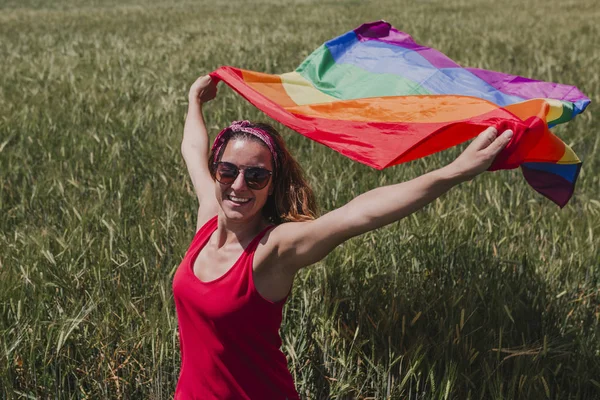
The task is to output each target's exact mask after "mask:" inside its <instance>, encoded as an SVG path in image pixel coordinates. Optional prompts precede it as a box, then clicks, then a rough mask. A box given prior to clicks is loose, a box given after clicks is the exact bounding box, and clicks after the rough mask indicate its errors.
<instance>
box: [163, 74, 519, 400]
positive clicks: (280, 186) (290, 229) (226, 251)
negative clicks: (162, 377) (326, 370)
mask: <svg viewBox="0 0 600 400" xmlns="http://www.w3.org/2000/svg"><path fill="white" fill-rule="evenodd" d="M215 95H216V84H215V83H214V82H212V80H211V78H210V77H209V76H204V77H200V78H198V80H196V82H194V84H193V85H192V87H191V89H190V92H189V109H188V115H187V119H186V122H185V128H184V137H183V142H182V154H183V156H184V159H185V161H186V164H187V167H188V171H189V173H190V177H191V179H192V182H193V185H194V189H195V192H196V195H197V197H198V201H199V203H200V206H199V209H198V221H197V226H196V228H197V232H196V235H195V237H194V239H193V241H192V244H191V246H190V248H189V249H188V251H187V253H186V255H185V258H184V260H183V262H182V263H181V265H180V266H179V268H178V270H177V272H176V274H175V277H174V280H173V291H174V297H175V303H176V307H177V316H178V321H179V332H180V344H181V358H182V363H181V365H182V368H181V373H180V377H179V382H178V384H177V390H176V392H175V398H177V399H298V398H299V397H298V394H297V392H296V390H295V387H294V383H293V381H292V377H291V374H290V372H289V370H288V368H287V363H286V358H285V355H284V354H283V353H282V352H281V350H280V347H281V338H280V337H279V327H280V324H281V311H282V307H283V304H284V303H285V300H286V299H287V297H288V295H289V293H290V291H291V287H292V283H293V281H294V277H295V275H296V273H297V272H298V271H299V270H300V269H301V268H303V267H307V266H309V265H311V264H314V263H315V262H317V261H319V260H321V259H322V258H324V257H325V256H326V255H327V254H329V253H330V252H331V251H332V250H333V249H334V248H335V247H336V246H338V245H339V244H341V243H343V242H344V241H346V240H348V239H350V238H351V237H354V236H357V235H360V234H362V233H365V232H367V231H370V230H373V229H377V228H379V227H382V226H384V225H387V224H389V223H392V222H394V221H398V220H399V219H401V218H403V217H405V216H407V215H409V214H411V213H413V212H414V211H416V210H419V209H420V208H422V207H423V206H425V205H426V204H428V203H430V202H431V201H433V200H434V199H436V198H437V197H439V196H441V195H442V194H443V193H445V192H446V191H448V190H449V189H450V188H452V187H453V186H455V185H457V184H458V183H460V182H463V181H466V180H469V179H472V178H473V177H475V176H476V175H477V174H479V173H481V172H483V171H485V170H486V169H487V168H488V167H489V166H490V165H491V163H492V161H493V160H494V158H495V156H496V155H497V154H498V153H499V152H500V151H501V150H502V149H503V148H504V147H505V146H506V145H507V143H508V142H509V140H510V138H511V136H512V132H510V131H506V132H504V133H503V134H502V135H499V136H498V135H497V132H496V130H495V129H494V128H488V129H486V130H485V131H483V132H482V133H481V134H480V135H479V137H477V138H476V139H475V140H474V141H473V142H472V143H471V144H470V145H469V147H468V148H467V149H466V150H465V151H464V152H463V153H462V154H461V155H460V156H459V157H458V158H457V159H456V160H455V161H454V162H452V163H451V164H449V165H447V166H446V167H443V168H441V169H439V170H436V171H433V172H430V173H427V174H425V175H422V176H420V177H418V178H416V179H413V180H411V181H408V182H404V183H400V184H396V185H390V186H384V187H380V188H377V189H374V190H371V191H369V192H367V193H364V194H362V195H360V196H358V197H356V198H355V199H354V200H352V201H351V202H349V203H348V204H346V205H345V206H343V207H341V208H339V209H337V210H334V211H331V212H329V213H327V214H325V215H323V216H321V217H319V218H316V211H315V202H314V197H313V194H312V191H311V190H310V188H309V187H308V185H307V184H306V182H305V181H304V179H303V178H302V173H301V171H300V169H299V167H298V166H297V164H296V162H295V161H294V160H293V159H292V158H291V157H290V155H289V153H288V152H287V150H286V149H285V146H284V144H283V141H282V140H281V137H280V136H279V134H277V132H276V131H275V130H274V129H273V128H271V127H269V126H268V125H263V124H252V123H249V122H248V121H241V122H235V123H233V124H232V125H231V126H230V127H228V128H226V129H224V130H223V131H221V133H220V134H219V135H218V136H217V138H216V139H215V143H214V144H213V147H212V149H211V151H210V154H209V148H208V135H207V131H206V127H205V124H204V120H203V116H202V104H203V103H205V102H206V101H209V100H211V99H213V98H214V97H215Z"/></svg>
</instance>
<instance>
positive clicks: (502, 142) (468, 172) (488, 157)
mask: <svg viewBox="0 0 600 400" xmlns="http://www.w3.org/2000/svg"><path fill="white" fill-rule="evenodd" d="M512 135H513V132H512V131H511V130H507V131H504V132H503V133H502V134H501V135H498V131H497V130H496V128H494V127H489V128H487V129H486V130H485V131H483V132H481V133H480V134H479V136H477V138H475V140H473V142H472V143H471V144H470V145H469V147H467V148H466V149H465V150H464V151H463V152H462V154H461V155H460V156H458V158H457V159H456V160H454V161H453V162H452V163H451V164H450V165H448V166H447V167H446V168H448V169H449V170H451V171H452V175H454V176H456V177H457V178H458V179H459V180H461V181H468V180H470V179H473V178H474V177H476V176H477V175H479V174H480V173H482V172H483V171H485V170H487V169H488V168H489V167H490V166H491V165H492V163H493V162H494V159H495V158H496V156H497V155H498V153H500V151H502V149H504V147H506V145H507V144H508V142H510V139H511V138H512Z"/></svg>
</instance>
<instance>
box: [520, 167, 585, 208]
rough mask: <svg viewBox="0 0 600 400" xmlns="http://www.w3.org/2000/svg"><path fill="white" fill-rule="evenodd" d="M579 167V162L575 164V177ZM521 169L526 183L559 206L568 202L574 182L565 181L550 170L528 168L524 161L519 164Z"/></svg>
mask: <svg viewBox="0 0 600 400" xmlns="http://www.w3.org/2000/svg"><path fill="white" fill-rule="evenodd" d="M580 169H581V164H577V173H576V177H577V175H579V170H580ZM521 171H523V176H524V177H525V180H526V181H527V183H529V184H530V185H531V186H532V187H533V188H534V189H535V190H536V191H537V192H539V193H541V194H543V195H544V196H546V197H547V198H549V199H550V200H552V201H553V202H555V203H556V204H558V205H559V206H560V207H561V208H562V207H564V206H565V205H566V204H567V203H568V202H569V199H570V198H571V196H572V195H573V190H574V189H575V184H574V183H571V182H569V181H567V180H566V179H565V178H563V177H562V176H559V175H555V174H553V173H552V172H547V171H540V170H536V169H531V168H528V167H527V166H526V163H525V164H523V165H521Z"/></svg>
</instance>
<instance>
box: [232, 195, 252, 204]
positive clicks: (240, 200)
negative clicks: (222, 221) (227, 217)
mask: <svg viewBox="0 0 600 400" xmlns="http://www.w3.org/2000/svg"><path fill="white" fill-rule="evenodd" d="M229 200H232V201H235V202H236V203H246V202H248V201H250V199H245V198H243V197H234V196H229Z"/></svg>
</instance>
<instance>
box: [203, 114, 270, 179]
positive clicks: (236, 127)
mask: <svg viewBox="0 0 600 400" xmlns="http://www.w3.org/2000/svg"><path fill="white" fill-rule="evenodd" d="M233 132H244V133H249V134H250V135H252V136H256V137H257V138H259V139H260V140H262V141H263V142H264V143H265V144H266V145H267V147H268V148H269V150H270V151H271V155H272V156H273V163H274V164H275V169H277V152H276V151H275V144H274V143H273V139H272V138H271V135H269V134H268V133H267V132H266V131H264V130H263V129H260V128H256V127H253V126H252V123H251V122H250V121H246V120H244V121H233V122H232V124H231V125H229V126H228V127H227V128H225V129H223V130H222V131H221V132H219V134H218V135H217V137H216V138H215V142H214V143H213V146H212V150H213V151H214V159H213V162H217V158H218V157H219V153H220V152H221V147H223V145H224V144H225V142H226V140H227V138H228V137H229V135H227V133H233Z"/></svg>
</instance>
